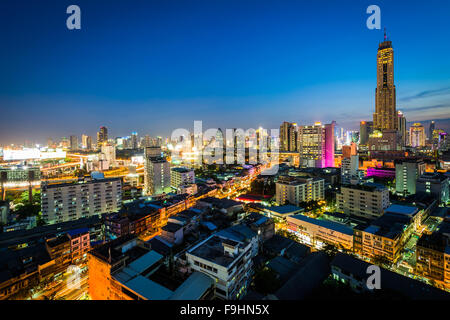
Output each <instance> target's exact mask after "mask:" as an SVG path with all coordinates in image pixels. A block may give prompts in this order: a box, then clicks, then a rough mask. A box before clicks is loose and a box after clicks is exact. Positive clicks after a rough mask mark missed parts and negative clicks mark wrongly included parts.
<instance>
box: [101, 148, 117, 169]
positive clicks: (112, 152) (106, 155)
mask: <svg viewBox="0 0 450 320" xmlns="http://www.w3.org/2000/svg"><path fill="white" fill-rule="evenodd" d="M100 148H101V152H102V159H101V160H106V161H108V164H109V166H110V167H113V168H114V167H115V166H116V147H115V146H114V145H112V144H109V143H107V142H106V143H103V144H102V145H101V147H100Z"/></svg>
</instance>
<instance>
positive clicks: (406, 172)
mask: <svg viewBox="0 0 450 320" xmlns="http://www.w3.org/2000/svg"><path fill="white" fill-rule="evenodd" d="M424 171H425V163H424V162H423V161H421V160H404V161H398V162H397V163H396V164H395V192H396V193H398V194H401V195H403V196H409V195H412V194H415V193H416V181H417V178H418V177H419V176H421V175H422V174H423V173H424Z"/></svg>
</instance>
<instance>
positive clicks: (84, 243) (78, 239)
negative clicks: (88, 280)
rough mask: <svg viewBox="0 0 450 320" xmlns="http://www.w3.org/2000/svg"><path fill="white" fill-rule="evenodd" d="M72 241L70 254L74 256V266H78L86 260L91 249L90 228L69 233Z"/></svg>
mask: <svg viewBox="0 0 450 320" xmlns="http://www.w3.org/2000/svg"><path fill="white" fill-rule="evenodd" d="M67 236H68V237H69V239H70V252H71V254H72V264H78V263H79V262H80V261H82V260H84V259H86V257H87V253H88V251H89V250H90V249H91V240H90V236H89V228H81V229H75V230H70V231H69V232H67Z"/></svg>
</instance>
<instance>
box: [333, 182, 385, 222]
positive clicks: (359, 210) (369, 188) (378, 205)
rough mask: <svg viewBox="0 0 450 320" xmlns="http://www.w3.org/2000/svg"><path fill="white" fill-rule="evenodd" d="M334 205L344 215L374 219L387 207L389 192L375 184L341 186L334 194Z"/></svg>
mask: <svg viewBox="0 0 450 320" xmlns="http://www.w3.org/2000/svg"><path fill="white" fill-rule="evenodd" d="M336 205H337V208H338V211H340V212H344V213H345V214H350V215H356V216H361V217H364V218H368V219H374V218H377V217H379V216H381V215H382V214H383V212H384V210H385V209H386V208H387V207H388V206H389V190H388V189H387V188H386V187H385V186H383V185H381V184H376V183H365V184H359V185H343V186H342V187H341V192H340V193H338V194H336Z"/></svg>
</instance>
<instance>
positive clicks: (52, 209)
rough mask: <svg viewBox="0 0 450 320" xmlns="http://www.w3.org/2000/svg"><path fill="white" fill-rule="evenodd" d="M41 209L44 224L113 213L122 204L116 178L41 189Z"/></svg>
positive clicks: (86, 179) (48, 186)
mask: <svg viewBox="0 0 450 320" xmlns="http://www.w3.org/2000/svg"><path fill="white" fill-rule="evenodd" d="M41 199H42V200H41V210H42V217H43V219H44V221H45V222H46V223H48V224H53V223H60V222H66V221H71V220H77V219H80V218H86V217H90V216H93V215H96V214H97V215H98V214H102V213H107V212H115V211H117V210H119V209H120V207H121V205H122V180H121V179H120V178H108V179H93V178H85V179H83V180H80V181H78V182H75V183H61V184H45V185H42V187H41Z"/></svg>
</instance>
